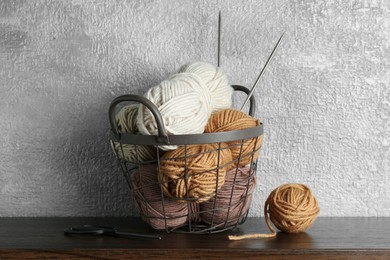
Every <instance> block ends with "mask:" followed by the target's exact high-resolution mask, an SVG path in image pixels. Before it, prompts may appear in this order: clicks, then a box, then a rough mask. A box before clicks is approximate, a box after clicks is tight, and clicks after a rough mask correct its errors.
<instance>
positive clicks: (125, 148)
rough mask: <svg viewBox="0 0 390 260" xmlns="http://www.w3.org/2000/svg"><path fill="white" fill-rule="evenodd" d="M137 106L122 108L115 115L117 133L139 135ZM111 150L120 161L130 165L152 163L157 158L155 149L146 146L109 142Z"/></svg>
mask: <svg viewBox="0 0 390 260" xmlns="http://www.w3.org/2000/svg"><path fill="white" fill-rule="evenodd" d="M138 107H139V105H136V104H132V105H128V106H125V107H123V108H122V109H121V110H120V111H119V112H118V114H117V115H116V117H115V119H116V124H117V126H118V132H119V133H126V134H139V131H138V128H137V122H136V119H137V113H138ZM111 148H112V149H113V151H114V152H115V153H116V154H117V155H118V157H119V158H120V159H122V160H125V161H127V162H132V163H140V162H145V161H153V160H155V159H156V157H157V148H154V147H152V146H146V145H134V144H122V145H121V144H120V143H118V142H111Z"/></svg>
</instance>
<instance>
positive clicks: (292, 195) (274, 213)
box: [229, 184, 320, 240]
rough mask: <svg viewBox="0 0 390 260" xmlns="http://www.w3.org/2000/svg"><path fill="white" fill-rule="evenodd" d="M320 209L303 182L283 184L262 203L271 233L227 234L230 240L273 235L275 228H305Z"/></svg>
mask: <svg viewBox="0 0 390 260" xmlns="http://www.w3.org/2000/svg"><path fill="white" fill-rule="evenodd" d="M319 211H320V208H319V206H318V203H317V200H316V198H315V197H314V195H313V194H312V192H311V190H310V189H309V188H308V187H307V186H306V185H304V184H285V185H281V186H279V187H278V188H276V189H274V190H273V191H272V192H271V194H270V195H269V196H268V198H267V200H266V202H265V205H264V216H265V221H266V223H267V226H268V228H269V230H270V231H271V234H248V235H242V236H229V239H230V240H242V239H251V238H269V237H275V236H276V231H275V229H274V228H273V227H272V225H271V223H270V221H271V222H272V223H273V224H274V225H275V227H276V228H278V229H279V230H281V231H283V232H287V233H300V232H304V231H305V230H307V229H308V228H309V227H310V226H311V225H312V224H313V223H314V221H315V219H316V218H317V215H318V213H319Z"/></svg>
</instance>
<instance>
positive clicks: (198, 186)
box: [160, 143, 232, 202]
mask: <svg viewBox="0 0 390 260" xmlns="http://www.w3.org/2000/svg"><path fill="white" fill-rule="evenodd" d="M218 150H219V145H218V144H202V145H188V146H182V147H179V148H177V149H176V150H173V151H169V152H166V153H165V154H164V155H163V156H162V157H161V159H160V178H161V180H162V187H163V192H164V194H165V195H167V196H171V197H175V198H181V199H187V198H188V199H191V200H193V201H196V202H202V201H207V200H208V199H210V198H211V197H213V196H214V195H215V191H216V189H217V188H218V189H219V188H220V187H221V186H222V185H223V184H224V182H225V175H226V171H227V167H228V165H231V164H230V163H231V161H232V155H231V152H230V149H229V148H228V147H227V145H226V144H224V143H221V145H220V151H218ZM218 163H219V165H218Z"/></svg>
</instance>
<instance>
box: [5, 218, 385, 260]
mask: <svg viewBox="0 0 390 260" xmlns="http://www.w3.org/2000/svg"><path fill="white" fill-rule="evenodd" d="M84 224H93V225H106V226H107V225H108V226H115V227H117V228H118V229H120V230H121V231H128V232H138V233H146V234H156V235H159V236H161V238H162V239H161V240H150V239H126V238H118V237H110V236H102V235H73V236H65V235H64V233H63V230H64V229H65V228H67V227H75V226H80V225H84ZM259 232H262V233H264V232H268V229H267V227H266V226H265V223H264V219H262V218H249V219H247V221H246V222H245V223H244V224H243V225H241V226H239V228H238V229H235V230H231V231H226V232H222V233H217V234H203V235H199V234H198V235H196V234H180V233H169V234H167V233H165V232H161V231H155V230H152V229H151V228H149V227H148V226H147V225H146V224H145V223H143V222H142V221H141V220H140V219H139V218H0V234H1V236H0V259H42V258H46V259H59V258H62V259H193V258H195V259H259V258H260V257H261V259H390V218H361V217H359V218H344V217H335V218H318V219H317V220H316V222H315V223H314V225H313V226H312V227H311V228H310V229H309V230H308V231H307V232H306V233H301V234H286V233H278V235H277V236H276V237H275V238H269V239H256V240H242V241H229V239H228V235H230V234H248V233H259Z"/></svg>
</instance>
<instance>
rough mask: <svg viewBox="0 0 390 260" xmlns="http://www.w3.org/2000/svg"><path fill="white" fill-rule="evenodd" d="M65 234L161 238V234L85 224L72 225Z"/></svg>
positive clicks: (65, 230)
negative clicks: (124, 230) (131, 231)
mask: <svg viewBox="0 0 390 260" xmlns="http://www.w3.org/2000/svg"><path fill="white" fill-rule="evenodd" d="M64 234H65V235H108V236H114V237H122V238H149V239H161V237H160V236H155V235H146V234H139V233H129V232H121V231H119V230H118V229H117V228H114V227H106V226H95V225H83V226H81V227H70V228H66V229H64Z"/></svg>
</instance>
